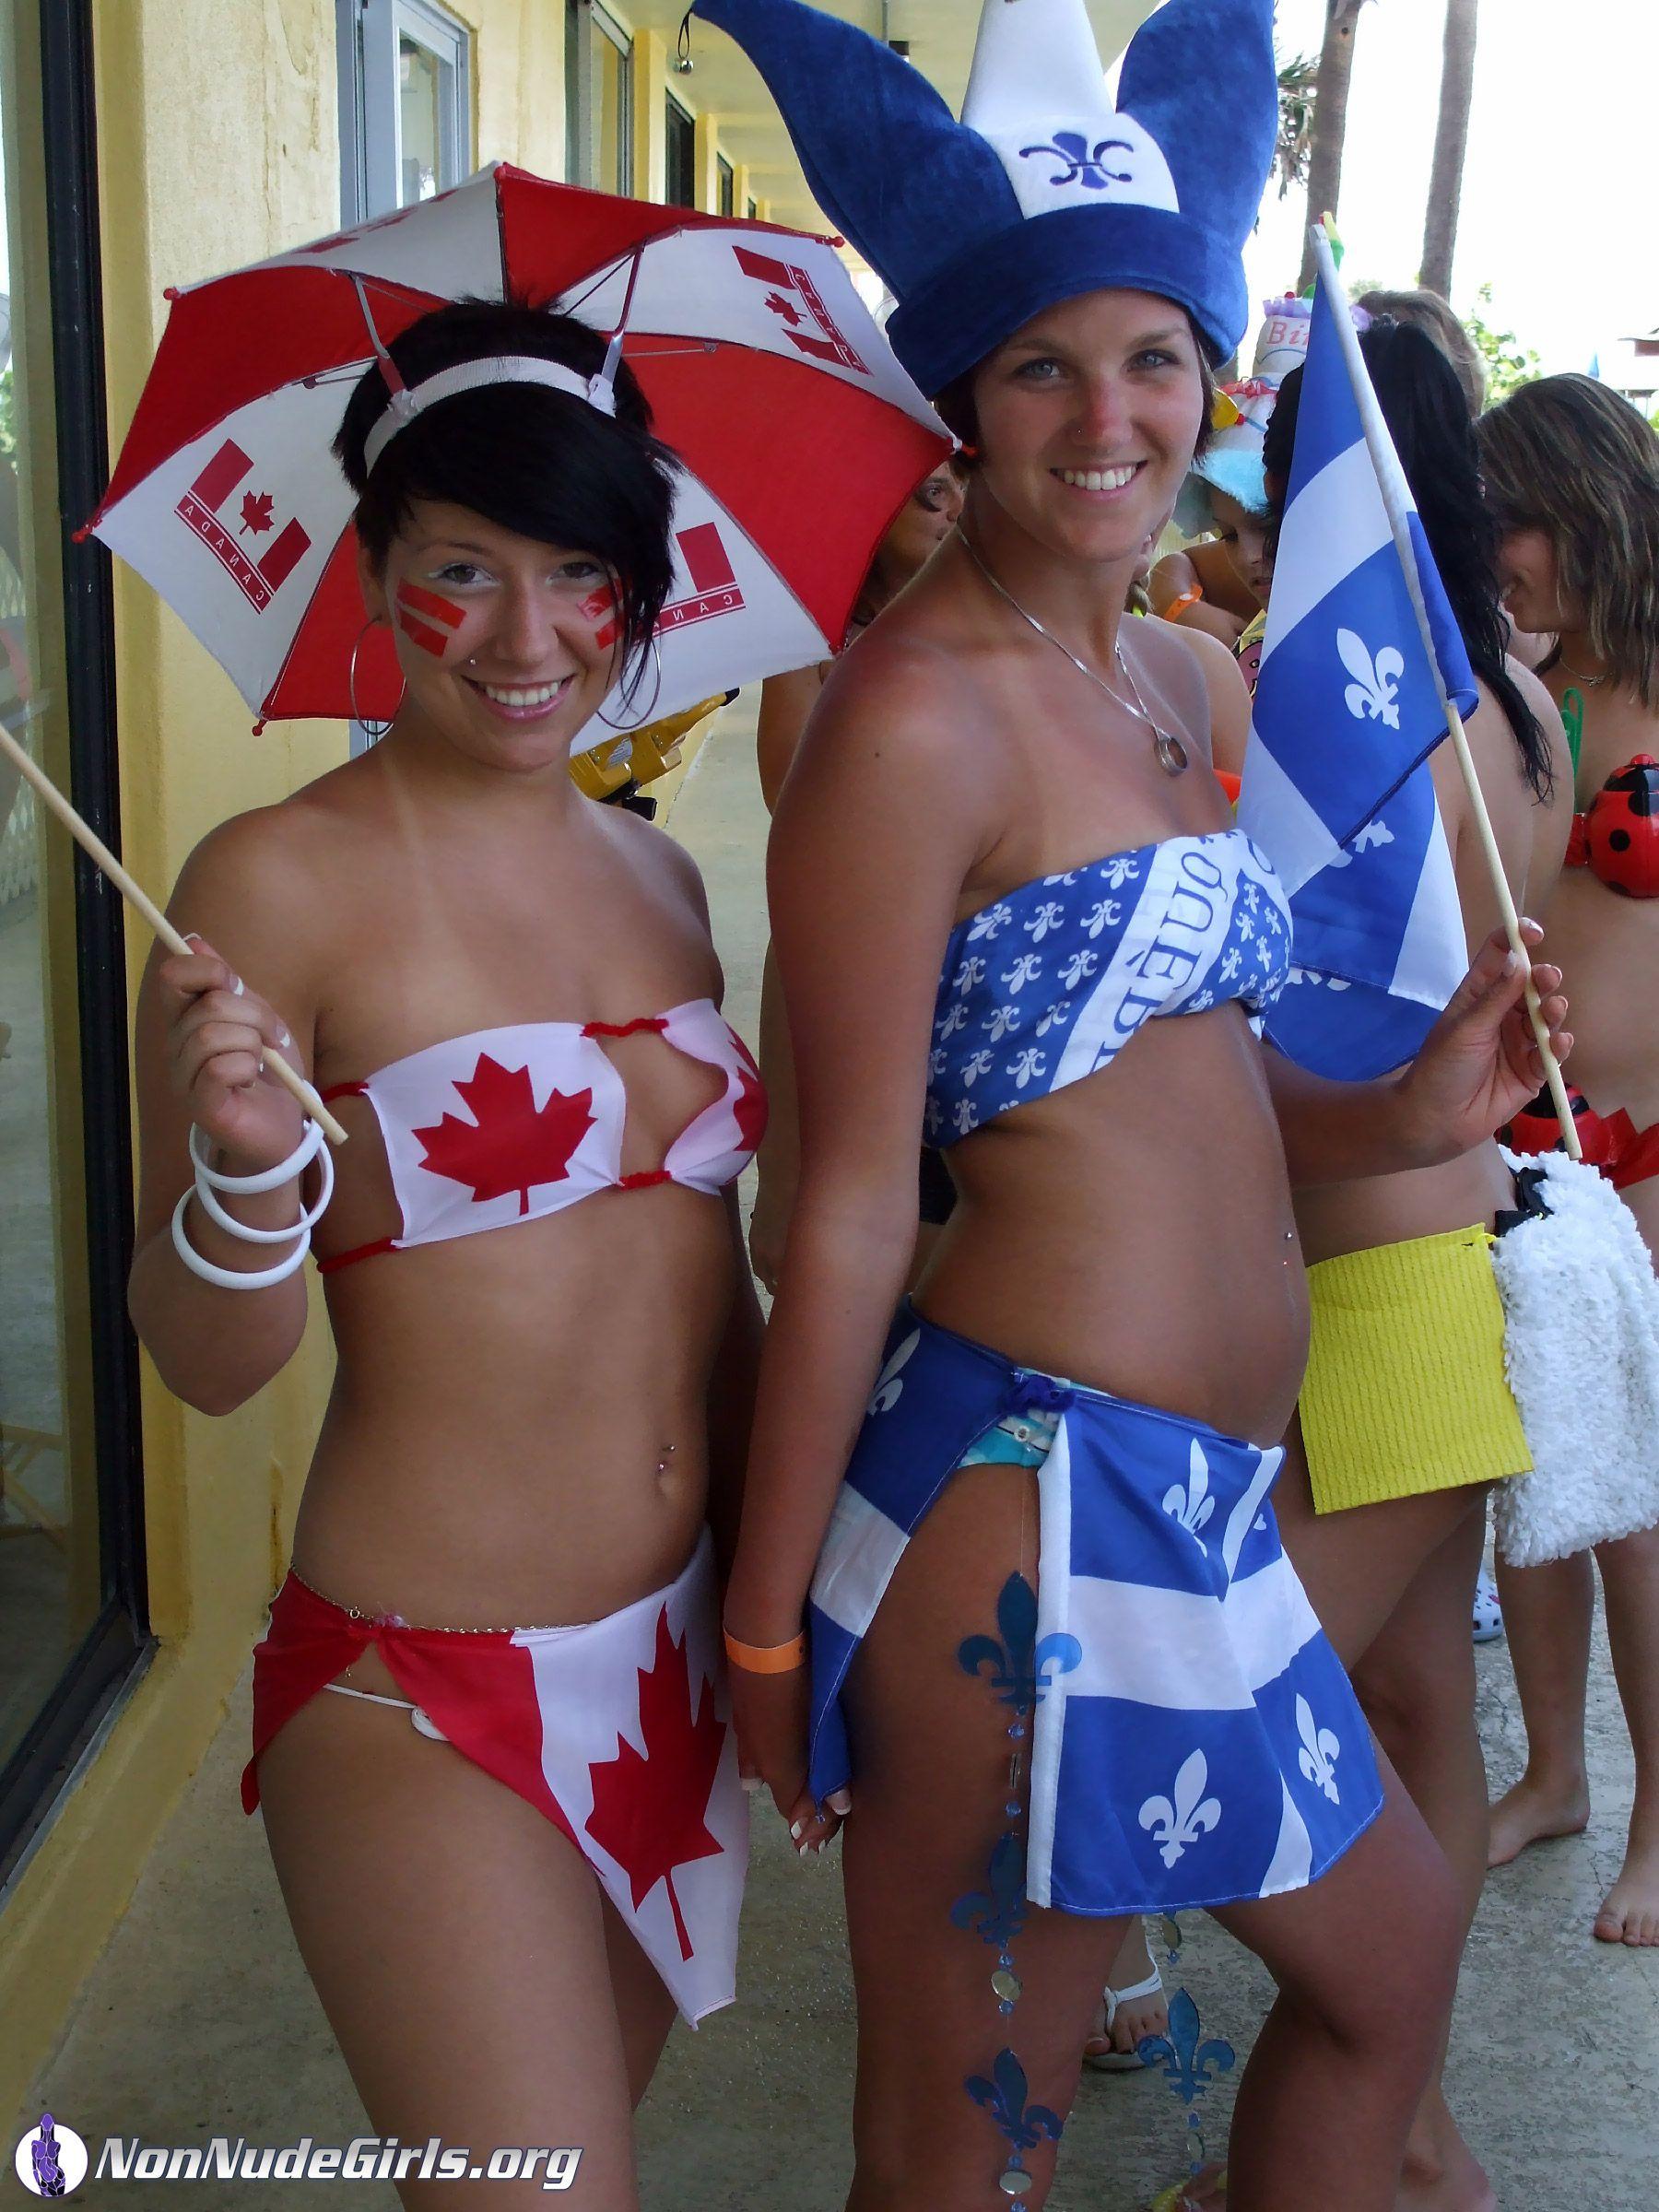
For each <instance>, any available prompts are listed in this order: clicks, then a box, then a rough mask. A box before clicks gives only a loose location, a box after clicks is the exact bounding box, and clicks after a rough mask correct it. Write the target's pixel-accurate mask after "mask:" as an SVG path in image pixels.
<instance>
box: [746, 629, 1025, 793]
mask: <svg viewBox="0 0 1659 2212" xmlns="http://www.w3.org/2000/svg"><path fill="white" fill-rule="evenodd" d="M994 722H995V715H994V707H993V703H992V701H991V700H990V699H989V698H988V697H987V695H986V692H985V690H984V688H983V687H982V684H981V682H980V681H979V679H978V677H976V675H975V674H974V672H973V670H972V668H971V666H969V665H965V663H964V658H963V656H962V654H961V653H959V652H956V651H954V650H952V648H951V647H950V646H949V645H948V644H947V642H946V641H944V640H943V639H940V638H935V637H933V636H930V635H929V634H927V633H926V632H925V631H919V630H917V629H911V628H906V629H900V628H898V627H897V626H892V625H888V624H877V625H876V626H875V627H874V628H872V629H870V630H868V631H867V632H866V633H865V636H864V637H862V638H860V639H859V640H858V641H857V642H856V644H854V645H853V646H851V647H849V649H848V650H847V652H846V653H843V654H842V655H841V659H840V660H839V661H837V663H836V664H835V666H834V667H833V668H832V669H831V670H830V675H829V677H828V679H827V680H826V682H825V685H824V688H823V693H822V696H821V697H820V699H819V700H818V704H817V706H816V707H815V708H814V710H813V712H812V718H811V720H810V721H809V722H808V724H807V725H806V736H805V738H804V739H803V741H802V745H801V749H800V756H799V761H798V765H797V770H796V773H795V775H794V777H792V779H791V785H790V788H791V791H792V792H793V791H794V788H795V785H796V783H797V782H799V783H800V785H801V786H802V788H803V789H804V790H806V789H812V788H816V789H818V791H820V792H821V791H823V790H824V789H826V788H829V787H830V786H834V785H840V784H842V783H844V782H848V781H849V780H853V779H856V780H858V781H860V782H865V781H872V780H873V781H874V782H877V783H879V784H880V785H881V786H882V787H883V788H885V789H888V790H892V791H900V790H902V789H903V788H904V787H906V786H915V787H917V788H918V789H920V788H921V787H923V786H924V785H925V786H928V787H932V788H934V789H935V791H936V789H937V786H938V783H939V782H940V780H941V779H943V778H946V777H948V778H950V779H952V780H954V781H957V782H960V783H961V784H962V785H963V787H964V788H966V787H969V786H971V785H973V784H975V783H976V782H980V781H982V780H994V776H995V773H996V770H997V760H998V750H997V748H996V747H994V745H992V744H989V743H986V742H982V740H984V739H986V738H988V737H990V736H991V735H993V734H994Z"/></svg>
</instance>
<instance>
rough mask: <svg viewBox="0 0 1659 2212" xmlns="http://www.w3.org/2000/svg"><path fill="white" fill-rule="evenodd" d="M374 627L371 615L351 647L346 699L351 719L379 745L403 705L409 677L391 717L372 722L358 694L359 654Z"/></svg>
mask: <svg viewBox="0 0 1659 2212" xmlns="http://www.w3.org/2000/svg"><path fill="white" fill-rule="evenodd" d="M374 628H375V622H374V618H373V617H372V616H371V617H370V618H369V620H368V621H367V622H365V623H364V625H363V627H362V629H359V632H358V635H357V643H356V644H355V645H354V646H353V647H352V649H351V661H350V664H349V665H348V666H347V671H346V700H347V705H348V706H349V707H350V709H351V719H352V721H353V722H355V723H356V724H357V725H358V727H359V729H360V730H361V731H362V732H363V734H364V735H365V736H366V737H367V738H368V740H369V742H370V744H371V745H378V744H379V742H380V740H381V739H382V737H383V736H384V735H385V734H386V732H387V731H388V730H389V729H390V728H391V727H392V724H393V723H394V722H395V721H396V719H397V707H401V706H402V705H403V700H404V691H406V690H407V689H408V688H409V679H408V678H407V677H405V678H404V687H403V691H400V692H399V693H398V695H397V707H394V708H393V710H392V713H391V715H390V717H389V718H388V720H386V721H385V722H371V721H370V719H369V717H368V716H367V715H366V714H364V713H362V712H360V711H359V707H358V695H357V672H358V654H359V653H361V652H362V650H363V640H364V639H365V638H366V637H367V636H368V635H369V632H370V631H371V629H374Z"/></svg>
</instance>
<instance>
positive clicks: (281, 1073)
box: [0, 723, 346, 1145]
mask: <svg viewBox="0 0 1659 2212" xmlns="http://www.w3.org/2000/svg"><path fill="white" fill-rule="evenodd" d="M0 753H4V754H5V755H6V759H8V760H9V761H10V762H11V764H12V766H13V767H14V768H15V769H16V770H17V771H18V774H19V775H20V776H21V777H22V778H23V780H24V782H26V783H28V784H29V787H30V789H31V790H33V791H34V792H35V793H36V794H38V795H39V797H40V798H41V799H42V800H43V801H44V802H45V804H46V805H47V806H49V807H50V808H51V809H52V811H53V814H55V815H56V816H57V818H58V819H59V821H60V822H62V823H63V825H64V827H65V830H68V832H69V834H70V836H71V837H72V838H74V840H75V841H76V844H77V845H79V847H80V848H81V850H82V852H83V853H86V854H87V856H88V859H89V860H91V861H92V862H93V863H94V865H96V866H98V867H99V868H100V869H101V870H102V871H103V873H104V875H106V876H107V877H109V879H110V881H111V882H112V884H113V885H114V886H115V888H116V889H117V890H118V891H119V892H120V893H121V895H122V897H123V898H124V900H126V901H127V903H128V904H129V905H130V906H133V907H135V908H136V909H137V911H138V912H139V913H141V914H142V915H143V916H144V919H145V920H146V921H147V923H148V924H149V925H150V927H151V929H152V930H154V932H155V934H156V935H157V936H159V938H160V940H161V942H162V943H163V944H164V945H165V946H166V947H167V948H168V950H169V951H170V952H176V953H179V954H182V957H183V958H184V959H191V958H193V957H194V952H195V947H194V945H192V944H191V943H190V942H189V941H188V939H187V938H185V937H183V936H182V935H180V933H179V932H178V931H177V930H176V929H175V928H174V927H173V925H172V924H171V922H170V921H169V920H168V918H167V916H166V915H165V914H164V913H163V912H161V909H160V908H159V906H158V905H157V904H156V902H155V900H153V899H152V898H151V897H150V896H149V894H148V892H147V891H146V890H145V889H144V888H142V887H141V886H140V885H139V884H137V883H135V881H134V879H133V878H132V877H131V876H129V875H128V874H127V872H126V870H125V869H124V867H123V866H122V865H121V863H120V861H118V860H117V859H116V857H115V855H114V853H112V852H111V850H110V848H109V846H108V845H106V844H105V843H104V841H103V840H102V838H100V836H99V835H98V833H97V831H96V830H93V829H92V827H91V825H90V824H89V823H88V822H87V821H86V820H85V819H84V818H83V817H82V816H81V815H79V814H77V813H76V809H75V808H74V807H73V806H71V805H70V803H69V801H68V800H67V799H66V798H65V796H64V794H63V793H62V792H61V791H60V790H59V789H58V787H57V785H56V784H55V783H54V782H53V781H52V778H51V777H50V776H49V775H48V774H47V773H46V771H45V770H44V769H43V768H41V766H40V765H39V763H38V762H37V761H35V760H34V759H31V758H30V756H29V753H28V752H26V751H25V749H24V748H23V747H22V746H20V745H19V744H18V740H17V739H16V738H15V737H14V736H13V735H12V734H11V732H10V731H9V730H8V729H7V728H6V726H5V724H3V723H0ZM264 1067H265V1073H266V1074H267V1075H269V1076H272V1077H275V1078H276V1080H277V1082H278V1083H280V1084H281V1085H282V1087H283V1088H284V1089H285V1090H286V1091H288V1093H289V1094H290V1095H291V1096H292V1097H293V1098H294V1099H295V1100H297V1101H298V1103H299V1104H300V1107H301V1108H302V1109H303V1111H304V1112H306V1113H307V1114H308V1115H309V1116H310V1117H311V1119H312V1121H313V1122H316V1123H317V1124H319V1125H320V1126H321V1128H322V1130H323V1134H324V1135H325V1136H326V1137H327V1138H328V1140H329V1142H330V1143H331V1144H335V1145H343V1144H344V1143H345V1142H346V1132H345V1130H344V1129H343V1128H342V1127H341V1126H340V1124H339V1123H338V1122H337V1121H336V1120H335V1116H334V1115H333V1114H332V1113H330V1112H329V1111H328V1109H327V1107H326V1106H324V1103H323V1100H321V1099H320V1098H319V1097H318V1095H317V1093H316V1091H315V1089H314V1088H312V1085H311V1084H309V1083H308V1082H307V1081H306V1079H305V1077H303V1076H301V1075H299V1074H297V1073H296V1071H295V1070H294V1069H293V1068H291V1067H290V1066H289V1065H288V1062H287V1061H286V1060H285V1059H284V1058H283V1057H282V1055H281V1053H266V1054H265V1060H264Z"/></svg>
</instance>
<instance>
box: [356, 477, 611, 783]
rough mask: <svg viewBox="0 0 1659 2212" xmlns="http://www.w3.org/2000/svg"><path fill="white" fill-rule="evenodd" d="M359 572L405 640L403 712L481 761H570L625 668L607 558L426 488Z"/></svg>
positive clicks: (399, 641) (517, 764)
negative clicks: (507, 524)
mask: <svg viewBox="0 0 1659 2212" xmlns="http://www.w3.org/2000/svg"><path fill="white" fill-rule="evenodd" d="M359 572H360V575H361V579H362V585H363V597H364V602H365V604H366V605H367V606H368V608H369V611H370V613H371V615H372V616H374V617H375V618H377V619H378V620H380V621H383V622H386V623H389V624H390V625H391V628H392V633H393V637H394V641H395V643H396V649H397V660H398V665H399V666H400V668H401V669H402V670H403V673H404V677H405V679H406V685H407V688H406V692H405V696H404V703H403V705H402V707H401V708H400V709H399V711H398V720H399V721H400V722H402V721H404V720H405V718H406V717H417V718H418V719H419V721H420V722H421V723H422V724H425V725H426V726H427V727H428V728H429V730H430V731H432V732H433V733H435V734H436V735H439V736H440V737H441V738H442V739H443V740H444V741H445V742H446V743H448V744H449V745H451V746H453V747H454V748H455V750H456V751H457V752H459V753H461V754H464V755H465V757H466V758H467V759H471V760H474V761H476V762H477V763H478V764H479V765H481V766H487V767H491V768H499V769H503V770H505V771H508V772H510V773H518V774H524V773H528V772H531V771H535V770H538V769H544V768H548V767H552V766H559V767H562V766H563V765H564V763H565V762H566V761H567V760H568V759H569V756H570V751H571V739H572V738H573V737H574V736H575V735H576V734H577V732H578V731H579V730H581V729H582V726H583V725H584V724H586V723H587V722H588V721H589V720H590V719H591V718H592V716H593V714H594V712H595V710H596V709H597V708H598V707H599V706H601V705H602V704H603V703H604V700H605V699H606V694H607V693H608V692H609V690H610V688H611V687H612V685H613V684H614V682H615V681H616V678H617V675H618V660H619V652H620V649H619V646H618V617H617V611H616V600H615V591H614V585H613V580H612V578H611V577H610V576H609V575H608V574H607V573H606V569H605V567H604V565H603V564H602V563H601V562H600V561H598V560H597V559H595V558H594V556H593V555H592V554H589V553H583V552H580V551H571V550H569V549H567V548H565V547H558V546H546V545H543V544H541V543H540V542H539V541H538V540H537V539H535V538H530V537H521V536H519V535H518V534H517V533H516V532H514V531H512V530H507V529H503V528H502V527H501V525H500V524H497V523H491V522H488V521H487V520H486V519H485V518H484V516H482V515H480V514H476V513H474V512H472V510H471V509H469V508H465V507H455V506H451V505H449V504H447V503H445V502H442V501H439V500H416V501H415V502H414V503H413V504H412V506H411V508H410V511H409V514H408V517H407V520H406V524H405V526H404V527H403V529H402V530H400V531H399V533H398V535H396V537H395V538H394V540H393V541H392V544H391V546H390V547H389V548H388V551H387V555H386V561H385V566H384V568H383V570H381V571H376V570H375V569H374V567H373V565H372V563H371V561H370V560H369V558H368V556H367V555H364V556H363V557H362V559H361V560H360V563H359Z"/></svg>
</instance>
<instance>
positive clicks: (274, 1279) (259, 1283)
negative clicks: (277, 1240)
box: [172, 1184, 311, 1290]
mask: <svg viewBox="0 0 1659 2212" xmlns="http://www.w3.org/2000/svg"><path fill="white" fill-rule="evenodd" d="M195 1195H196V1191H195V1187H194V1184H193V1185H192V1186H191V1187H190V1189H189V1190H186V1191H181V1192H180V1194H179V1203H178V1205H177V1206H174V1207H173V1212H172V1241H173V1250H174V1251H175V1252H176V1253H178V1255H179V1257H180V1259H182V1261H183V1263H184V1265H185V1266H186V1267H188V1268H189V1270H190V1272H191V1274H192V1275H199V1276H200V1277H201V1278H202V1280H203V1281H204V1282H205V1283H217V1284H218V1287H219V1288H220V1289H221V1290H265V1289H268V1288H269V1287H270V1286H271V1284H273V1283H285V1282H287V1280H288V1277H289V1276H290V1275H294V1274H296V1273H297V1272H298V1271H299V1269H300V1268H301V1267H303V1266H304V1265H305V1255H306V1253H309V1252H310V1250H311V1230H309V1229H306V1230H287V1231H286V1232H285V1233H286V1234H287V1235H288V1236H294V1235H298V1236H299V1239H300V1241H299V1243H298V1245H297V1246H296V1247H295V1249H294V1250H293V1251H292V1252H291V1253H289V1254H288V1258H287V1259H286V1260H278V1261H277V1265H276V1266H275V1267H261V1268H257V1269H254V1270H252V1271H250V1272H249V1273H247V1274H243V1273H241V1271H240V1270H239V1269H237V1268H235V1267H219V1266H217V1265H215V1264H214V1262H213V1261H212V1260H205V1259H204V1258H203V1257H202V1255H201V1253H199V1252H197V1251H196V1249H195V1248H194V1245H193V1244H192V1243H191V1241H190V1240H189V1238H188V1237H186V1236H185V1234H184V1208H185V1207H186V1206H188V1205H189V1204H190V1202H191V1200H192V1199H193V1198H194V1197H195Z"/></svg>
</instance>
